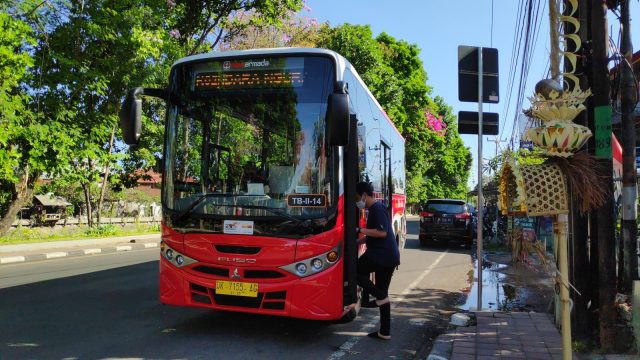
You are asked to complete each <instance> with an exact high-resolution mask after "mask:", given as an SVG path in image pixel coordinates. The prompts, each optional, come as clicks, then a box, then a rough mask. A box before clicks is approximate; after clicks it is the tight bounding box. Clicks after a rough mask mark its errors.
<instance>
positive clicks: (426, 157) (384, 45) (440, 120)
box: [319, 24, 471, 203]
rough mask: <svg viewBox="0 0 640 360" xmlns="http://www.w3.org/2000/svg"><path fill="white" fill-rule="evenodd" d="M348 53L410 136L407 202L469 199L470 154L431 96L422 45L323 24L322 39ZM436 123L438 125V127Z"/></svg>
mask: <svg viewBox="0 0 640 360" xmlns="http://www.w3.org/2000/svg"><path fill="white" fill-rule="evenodd" d="M319 46H320V47H326V48H329V49H332V50H335V51H337V52H338V53H340V54H341V55H343V56H345V57H346V58H347V60H349V62H351V63H352V64H353V66H354V67H355V68H356V69H357V71H358V72H359V74H360V76H361V77H362V79H363V81H364V82H365V83H366V84H367V86H368V87H369V89H370V90H371V92H372V93H373V95H374V96H375V97H376V99H378V101H379V103H380V105H381V106H382V108H383V109H384V110H385V111H386V112H387V114H388V115H389V117H390V118H391V119H393V121H394V123H395V125H396V127H397V128H398V130H400V132H401V133H402V135H403V136H404V137H405V139H406V140H407V142H406V158H405V159H406V168H407V192H408V193H407V201H408V202H409V203H419V202H421V201H424V200H426V199H428V198H443V197H455V198H464V196H465V193H466V190H467V189H466V180H467V178H468V177H469V171H470V167H471V153H470V151H469V149H468V148H466V147H465V146H464V144H463V142H462V139H461V138H460V136H459V134H458V132H457V125H456V119H455V117H454V116H453V114H452V110H451V107H450V106H448V105H447V104H446V103H445V102H444V99H442V98H441V97H436V98H431V97H429V94H430V93H431V88H430V87H429V86H428V85H427V74H426V72H425V71H424V66H423V64H422V61H421V60H420V58H419V55H420V49H419V48H418V47H417V46H415V45H412V44H409V43H407V42H405V41H402V40H396V39H394V38H393V37H392V36H390V35H388V34H386V33H382V34H380V35H379V36H378V37H376V38H375V39H374V38H373V34H372V32H371V28H370V27H369V26H362V25H350V24H344V25H341V26H339V27H336V28H323V29H322V36H321V38H320V42H319ZM434 124H438V127H437V128H434Z"/></svg>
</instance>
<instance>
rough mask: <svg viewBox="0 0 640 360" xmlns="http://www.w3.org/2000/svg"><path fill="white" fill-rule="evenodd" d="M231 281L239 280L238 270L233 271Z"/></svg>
mask: <svg viewBox="0 0 640 360" xmlns="http://www.w3.org/2000/svg"><path fill="white" fill-rule="evenodd" d="M231 278H232V279H240V272H239V271H238V268H235V269H233V274H231Z"/></svg>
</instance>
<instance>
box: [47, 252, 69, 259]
mask: <svg viewBox="0 0 640 360" xmlns="http://www.w3.org/2000/svg"><path fill="white" fill-rule="evenodd" d="M44 256H45V257H46V258H47V259H55V258H61V257H65V256H67V253H66V252H63V251H58V252H52V253H46V254H44Z"/></svg>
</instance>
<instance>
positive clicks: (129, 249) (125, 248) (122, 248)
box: [116, 245, 132, 251]
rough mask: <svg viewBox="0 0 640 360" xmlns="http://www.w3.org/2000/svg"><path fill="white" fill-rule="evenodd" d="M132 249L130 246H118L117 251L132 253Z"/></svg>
mask: <svg viewBox="0 0 640 360" xmlns="http://www.w3.org/2000/svg"><path fill="white" fill-rule="evenodd" d="M131 249H132V247H131V246H129V245H123V246H116V251H131Z"/></svg>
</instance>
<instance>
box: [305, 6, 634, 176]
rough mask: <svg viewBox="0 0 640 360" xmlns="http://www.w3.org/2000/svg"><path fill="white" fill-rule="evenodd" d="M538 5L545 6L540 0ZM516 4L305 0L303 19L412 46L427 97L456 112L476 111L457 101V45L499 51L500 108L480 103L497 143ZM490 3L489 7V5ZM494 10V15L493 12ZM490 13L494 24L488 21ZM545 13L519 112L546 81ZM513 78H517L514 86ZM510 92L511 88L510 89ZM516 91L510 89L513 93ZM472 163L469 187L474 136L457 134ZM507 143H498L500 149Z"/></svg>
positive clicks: (506, 133)
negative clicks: (494, 123) (358, 28)
mask: <svg viewBox="0 0 640 360" xmlns="http://www.w3.org/2000/svg"><path fill="white" fill-rule="evenodd" d="M540 2H541V3H543V4H547V3H548V1H546V0H541V1H540ZM519 3H520V1H519V0H451V1H447V2H444V1H433V0H402V1H400V0H396V1H373V0H369V1H367V0H341V1H336V0H307V5H308V6H309V8H311V11H310V12H306V11H303V13H304V15H309V16H312V17H315V18H317V19H318V21H320V22H325V21H328V22H329V23H330V24H331V25H332V26H337V25H340V24H342V23H351V24H361V25H364V24H368V25H370V26H371V29H372V31H373V33H374V36H376V35H378V34H379V33H381V32H386V33H388V34H389V35H391V36H393V37H395V38H396V39H402V40H405V41H407V42H409V43H412V44H416V45H417V46H418V47H419V48H420V49H421V50H422V51H421V54H420V57H421V59H422V61H423V63H424V67H425V71H426V72H427V76H428V80H427V83H428V85H430V86H431V87H432V88H433V92H432V93H431V95H432V96H436V95H439V96H442V97H443V98H444V99H445V101H446V102H447V103H448V104H449V105H451V106H452V107H453V111H454V113H455V114H457V113H458V111H462V110H466V111H477V109H478V107H477V104H476V103H462V102H459V101H458V75H457V71H458V63H457V61H458V45H470V46H482V47H494V48H497V49H498V52H499V59H500V60H499V69H500V103H499V104H494V105H489V104H484V106H483V111H486V112H497V113H498V114H499V116H500V132H501V135H500V138H501V139H506V140H507V141H508V140H509V139H510V138H511V129H512V126H513V124H514V119H515V115H516V111H520V110H519V109H515V105H514V102H515V98H516V97H517V93H515V92H514V93H513V95H512V101H511V104H510V106H509V109H508V112H507V106H506V105H507V104H506V99H507V96H508V89H507V81H508V77H509V69H510V67H511V56H512V48H513V42H514V32H515V29H516V21H517V20H518V19H517V14H518V6H519V5H518V4H519ZM492 4H493V6H492ZM492 8H493V10H492ZM492 12H493V22H492ZM630 13H631V14H632V16H633V14H640V2H638V1H631V12H630ZM631 20H632V25H631V30H632V41H633V42H634V43H635V44H638V45H636V46H635V47H634V49H635V50H636V51H637V49H638V48H639V47H640V23H639V21H640V18H637V19H634V18H633V17H632V19H631ZM616 22H617V21H614V20H613V19H612V16H610V22H609V25H610V28H611V31H610V34H612V35H613V38H614V39H617V34H618V27H617V26H616ZM549 47H550V46H549V20H548V8H547V7H546V6H545V8H544V14H543V15H542V22H541V25H540V32H539V36H538V40H537V42H536V46H535V50H534V51H535V53H534V55H533V60H532V63H531V65H530V69H529V76H528V80H527V86H526V90H525V93H524V95H525V99H524V101H523V107H524V108H528V107H529V106H530V103H529V101H528V100H527V99H526V97H528V96H531V95H532V94H533V89H534V86H535V84H536V82H537V81H539V80H541V79H543V78H545V77H546V73H547V67H548V56H549V55H548V54H549ZM517 81H518V79H517V78H516V84H517ZM514 89H515V88H514ZM514 91H515V90H514ZM495 138H496V137H495V136H484V143H483V158H485V159H488V158H490V157H493V156H494V154H495V151H496V149H495V143H494V142H492V141H489V140H493V139H495ZM462 139H463V140H464V142H465V144H466V145H467V146H469V147H470V149H471V152H472V154H473V158H474V164H473V166H472V176H471V178H470V179H469V185H470V186H472V184H475V182H477V168H478V165H477V162H476V161H477V157H478V151H477V144H478V137H477V135H462ZM505 146H506V143H502V144H500V147H501V148H504V147H505Z"/></svg>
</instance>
